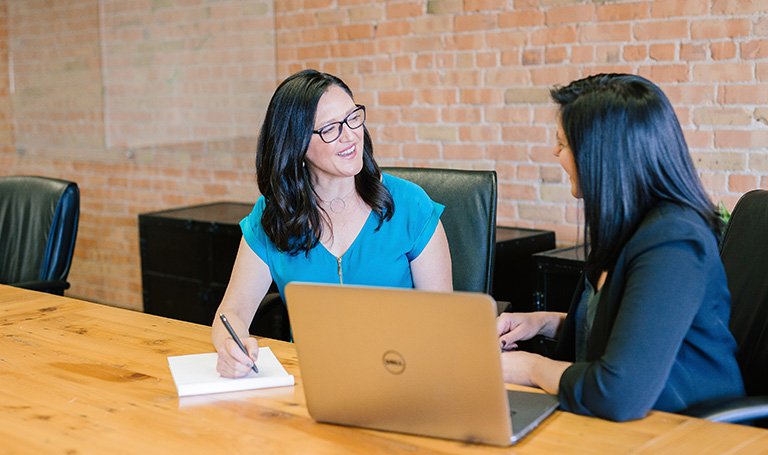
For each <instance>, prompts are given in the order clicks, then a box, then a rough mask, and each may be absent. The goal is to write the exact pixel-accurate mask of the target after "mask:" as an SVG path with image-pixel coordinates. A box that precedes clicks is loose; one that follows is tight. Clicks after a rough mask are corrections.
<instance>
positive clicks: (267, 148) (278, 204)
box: [256, 69, 395, 255]
mask: <svg viewBox="0 0 768 455" xmlns="http://www.w3.org/2000/svg"><path fill="white" fill-rule="evenodd" d="M332 86H338V87H340V88H341V89H343V90H344V91H345V92H347V94H348V95H349V96H350V97H351V98H353V99H354V96H353V95H352V90H350V88H349V87H348V86H347V84H345V83H344V82H343V81H342V80H341V79H339V78H338V77H336V76H333V75H331V74H327V73H321V72H319V71H315V70H312V69H308V70H304V71H300V72H298V73H296V74H294V75H292V76H290V77H288V78H287V79H286V80H284V81H283V82H282V83H281V84H280V86H278V87H277V90H276V91H275V93H274V95H272V99H271V100H270V102H269V107H268V108H267V113H266V115H265V118H264V123H263V124H262V126H261V132H260V133H259V141H258V145H257V150H256V180H257V182H258V185H259V191H261V194H262V195H263V196H264V198H265V199H266V207H265V209H264V214H263V215H262V218H261V225H262V226H263V227H264V230H265V231H266V234H267V236H268V237H269V239H270V240H271V241H272V242H273V243H274V244H275V245H276V246H277V248H278V249H279V250H280V251H285V252H287V253H289V254H292V255H296V254H298V253H300V252H302V251H303V252H304V253H309V250H311V249H312V248H314V247H315V246H316V245H317V243H318V242H319V241H320V237H321V234H322V232H323V223H322V220H323V218H324V217H326V219H327V214H326V213H325V210H324V209H323V208H322V207H321V206H320V205H319V204H318V197H317V194H316V193H315V190H314V188H313V185H312V178H311V175H310V173H309V168H308V167H306V166H304V157H305V155H306V154H307V148H308V147H309V141H310V139H312V130H313V129H314V122H315V113H316V111H317V103H318V102H319V101H320V97H321V96H323V94H324V93H325V92H326V91H327V90H328V89H329V88H330V87H332ZM355 188H356V190H357V192H358V194H360V197H361V198H362V199H363V201H365V203H366V204H368V205H369V206H370V207H371V209H372V210H373V212H374V213H375V215H376V216H377V217H378V226H377V229H378V228H380V227H381V225H382V223H384V221H388V220H389V219H390V218H391V217H392V214H393V213H394V209H395V206H394V201H393V200H392V195H390V193H389V191H388V190H387V189H386V188H385V187H384V185H383V184H382V183H381V171H380V170H379V167H378V165H377V164H376V161H375V160H374V159H373V142H371V137H370V135H369V134H368V129H367V128H365V127H363V169H362V170H361V171H360V173H359V174H357V175H356V176H355Z"/></svg>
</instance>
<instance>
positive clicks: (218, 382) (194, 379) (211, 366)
mask: <svg viewBox="0 0 768 455" xmlns="http://www.w3.org/2000/svg"><path fill="white" fill-rule="evenodd" d="M217 356H218V354H216V353H215V352H211V353H206V354H190V355H179V356H172V357H168V366H169V367H170V369H171V376H173V381H174V382H175V383H176V390H177V391H178V392H179V396H180V397H185V396H189V395H202V394H206V393H220V392H235V391H237V390H250V389H266V388H268V387H285V386H292V385H293V384H294V380H293V375H291V374H288V372H287V371H285V368H283V366H282V365H281V364H280V361H279V360H277V357H275V355H274V354H273V353H272V351H271V350H270V349H269V348H267V347H264V348H259V356H258V360H257V361H256V366H257V367H258V369H259V372H258V374H257V373H254V372H253V371H250V372H248V375H247V376H244V377H242V378H237V379H231V378H223V377H221V376H220V375H219V373H218V372H217V371H216V360H217Z"/></svg>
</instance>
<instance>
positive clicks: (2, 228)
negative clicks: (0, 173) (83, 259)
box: [0, 176, 80, 295]
mask: <svg viewBox="0 0 768 455" xmlns="http://www.w3.org/2000/svg"><path fill="white" fill-rule="evenodd" d="M79 215H80V192H79V189H78V187H77V184H76V183H74V182H68V181H66V180H59V179H54V178H48V177H34V176H8V177H0V283H3V284H9V285H11V286H17V287H22V288H26V289H33V290H37V291H44V292H49V293H52V294H58V295H63V294H64V290H65V289H68V288H69V282H67V275H69V267H70V265H71V263H72V253H73V252H74V250H75V238H76V237H77V223H78V218H79Z"/></svg>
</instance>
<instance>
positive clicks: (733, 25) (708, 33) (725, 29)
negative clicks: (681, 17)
mask: <svg viewBox="0 0 768 455" xmlns="http://www.w3.org/2000/svg"><path fill="white" fill-rule="evenodd" d="M751 27H752V25H751V21H750V20H747V19H729V20H723V19H717V20H702V21H694V22H693V23H692V24H691V38H692V39H695V40H707V39H720V38H738V37H742V36H746V35H748V34H749V31H750V29H751Z"/></svg>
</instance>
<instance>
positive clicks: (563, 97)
mask: <svg viewBox="0 0 768 455" xmlns="http://www.w3.org/2000/svg"><path fill="white" fill-rule="evenodd" d="M551 96H552V98H553V99H554V101H555V102H556V103H558V104H559V105H560V122H561V125H562V127H563V132H564V133H565V138H566V140H567V141H568V145H569V146H570V148H571V151H572V152H573V156H574V158H575V161H576V172H577V174H578V180H579V186H580V190H581V194H582V196H583V200H584V218H585V224H586V229H585V232H584V242H585V245H587V244H588V245H589V249H588V251H589V253H588V256H587V264H586V271H587V274H588V276H589V277H590V278H592V279H595V278H596V276H597V274H599V273H600V272H601V271H603V270H609V269H611V268H612V267H613V265H614V264H615V262H616V259H617V258H618V255H619V252H620V251H621V249H622V248H623V247H624V244H625V243H626V242H627V241H628V240H629V238H630V237H631V236H632V234H634V232H635V230H636V229H637V227H638V225H639V224H640V222H641V221H642V220H643V218H644V217H645V216H646V214H647V213H648V211H649V210H651V209H652V208H653V207H654V206H656V205H657V204H658V203H659V202H661V201H670V202H672V203H675V204H679V205H681V206H686V207H690V208H691V209H693V210H695V211H696V212H697V213H698V214H699V215H701V217H702V218H704V220H705V221H706V222H707V223H708V224H709V225H710V227H711V229H712V230H713V232H714V233H715V235H719V233H720V230H721V229H722V222H721V220H720V217H719V216H718V214H717V210H716V208H715V206H714V205H713V204H712V201H711V200H710V199H709V197H708V196H707V194H706V192H705V191H704V187H703V186H702V184H701V180H700V179H699V176H698V174H697V173H696V170H695V169H694V166H693V162H692V160H691V157H690V154H689V151H688V146H687V144H686V142H685V138H684V136H683V132H682V129H681V128H680V123H679V122H678V120H677V116H676V115H675V112H674V110H673V109H672V105H671V104H670V102H669V100H668V99H667V97H666V95H664V93H663V92H662V91H661V89H660V88H659V87H658V86H656V85H655V84H654V83H652V82H651V81H649V80H647V79H645V78H643V77H640V76H634V75H629V74H598V75H594V76H589V77H587V78H584V79H580V80H577V81H574V82H571V83H570V84H568V85H567V86H565V87H555V88H553V89H552V90H551Z"/></svg>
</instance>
